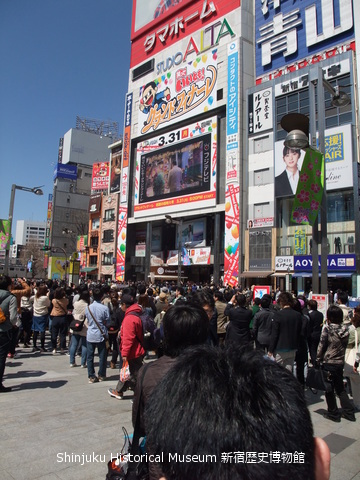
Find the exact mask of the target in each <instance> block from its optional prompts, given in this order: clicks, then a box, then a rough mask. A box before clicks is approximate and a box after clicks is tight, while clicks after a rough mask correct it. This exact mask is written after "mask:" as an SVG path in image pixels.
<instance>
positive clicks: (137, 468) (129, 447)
mask: <svg viewBox="0 0 360 480" xmlns="http://www.w3.org/2000/svg"><path fill="white" fill-rule="evenodd" d="M148 365H149V364H146V365H145V366H144V369H143V374H142V376H141V379H140V390H139V391H140V395H139V397H138V402H137V405H136V421H135V427H134V434H133V439H132V442H131V441H130V438H129V434H128V433H127V431H126V429H125V428H124V427H122V430H123V432H124V438H125V441H124V445H123V448H122V449H121V453H120V455H119V456H118V457H117V458H115V459H111V460H110V461H109V462H108V473H107V475H106V480H149V469H148V464H147V461H146V455H145V438H144V440H143V441H142V442H141V444H139V442H140V438H141V435H140V408H139V405H140V401H141V395H142V385H143V380H144V377H145V373H146V370H147V368H148ZM127 454H130V455H131V456H132V457H131V458H135V456H136V457H138V458H139V460H137V461H132V462H129V457H128V456H127Z"/></svg>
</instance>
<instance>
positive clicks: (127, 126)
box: [120, 93, 133, 203]
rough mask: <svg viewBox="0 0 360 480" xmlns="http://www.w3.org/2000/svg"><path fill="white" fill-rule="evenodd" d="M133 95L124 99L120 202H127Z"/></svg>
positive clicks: (128, 94)
mask: <svg viewBox="0 0 360 480" xmlns="http://www.w3.org/2000/svg"><path fill="white" fill-rule="evenodd" d="M132 101H133V94H132V93H127V94H126V97H125V112H124V139H123V150H122V155H123V159H122V171H121V197H120V202H121V203H126V202H127V192H128V183H129V182H128V180H129V179H128V176H129V163H130V140H131V110H132Z"/></svg>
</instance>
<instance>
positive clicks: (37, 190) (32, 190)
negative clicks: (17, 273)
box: [4, 183, 44, 275]
mask: <svg viewBox="0 0 360 480" xmlns="http://www.w3.org/2000/svg"><path fill="white" fill-rule="evenodd" d="M43 186H44V185H41V186H40V187H33V188H29V187H22V186H21V185H15V183H13V184H12V186H11V195H10V207H9V222H10V230H9V231H10V236H11V230H12V220H13V216H14V202H15V190H22V191H23V192H30V193H34V194H35V195H44V192H43V191H42V190H41V187H43ZM9 250H10V242H9V248H6V250H5V265H4V273H5V275H8V274H9V253H10V252H9Z"/></svg>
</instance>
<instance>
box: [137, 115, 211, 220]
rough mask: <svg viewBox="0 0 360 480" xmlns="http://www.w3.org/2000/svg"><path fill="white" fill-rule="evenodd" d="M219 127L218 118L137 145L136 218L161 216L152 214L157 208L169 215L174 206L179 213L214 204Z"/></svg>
mask: <svg viewBox="0 0 360 480" xmlns="http://www.w3.org/2000/svg"><path fill="white" fill-rule="evenodd" d="M216 125H217V123H216V118H211V119H208V120H204V121H202V122H198V123H197V124H194V125H191V126H186V127H184V128H181V129H178V130H174V131H172V132H169V133H167V134H164V135H162V136H160V137H157V138H154V139H151V140H148V141H146V142H142V143H140V144H139V145H138V149H137V168H136V183H135V207H134V211H135V214H136V216H141V215H151V214H153V213H162V211H156V212H153V210H154V209H158V208H160V209H164V212H165V213H167V209H168V208H169V207H171V206H172V205H174V206H177V210H178V207H179V205H181V204H184V206H185V207H186V205H188V206H189V204H191V205H192V204H194V203H195V204H196V203H198V202H205V204H206V205H208V203H207V202H209V201H211V202H212V204H213V203H214V201H215V197H216V182H215V177H216V150H217V147H216ZM205 204H204V205H205ZM204 205H201V206H204ZM186 208H188V207H186ZM191 208H195V206H191ZM196 208H197V206H196ZM146 210H150V212H148V213H144V212H145V211H146ZM140 212H141V213H140Z"/></svg>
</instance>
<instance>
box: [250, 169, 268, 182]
mask: <svg viewBox="0 0 360 480" xmlns="http://www.w3.org/2000/svg"><path fill="white" fill-rule="evenodd" d="M269 171H270V170H269V169H268V168H264V169H263V170H255V171H254V185H265V184H266V183H270V181H271V180H272V178H270V176H269Z"/></svg>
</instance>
